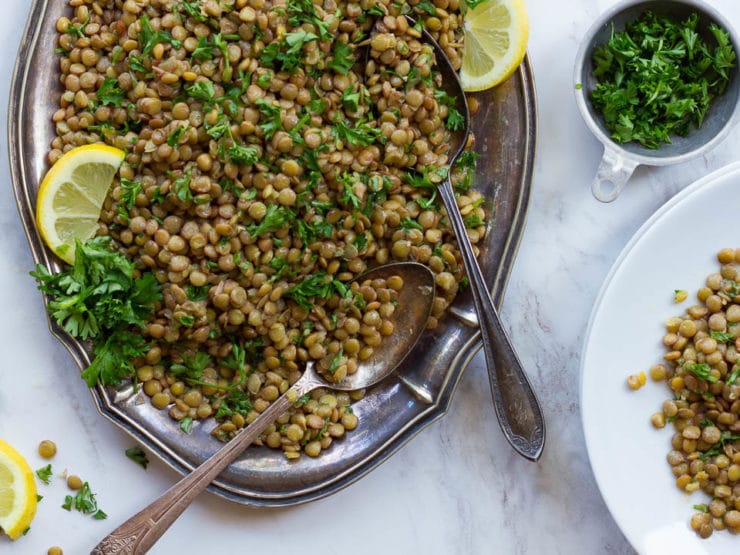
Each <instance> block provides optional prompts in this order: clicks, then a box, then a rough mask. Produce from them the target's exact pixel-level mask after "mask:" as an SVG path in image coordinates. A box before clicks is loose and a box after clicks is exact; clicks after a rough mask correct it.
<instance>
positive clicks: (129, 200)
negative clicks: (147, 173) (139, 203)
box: [118, 177, 143, 210]
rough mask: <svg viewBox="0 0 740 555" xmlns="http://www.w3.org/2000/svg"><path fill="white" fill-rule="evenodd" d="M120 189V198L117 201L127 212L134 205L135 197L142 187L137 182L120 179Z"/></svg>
mask: <svg viewBox="0 0 740 555" xmlns="http://www.w3.org/2000/svg"><path fill="white" fill-rule="evenodd" d="M120 187H121V196H120V197H119V199H118V200H119V202H120V203H121V204H123V206H125V207H126V209H127V210H131V209H132V208H133V207H134V205H135V204H136V197H137V195H139V193H141V192H142V191H143V188H142V185H141V183H140V182H139V181H131V180H130V179H126V178H125V177H122V178H121V185H120Z"/></svg>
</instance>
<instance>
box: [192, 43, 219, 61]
mask: <svg viewBox="0 0 740 555" xmlns="http://www.w3.org/2000/svg"><path fill="white" fill-rule="evenodd" d="M215 49H216V46H215V45H214V44H211V43H210V42H209V41H208V38H207V37H201V38H199V39H198V45H197V46H196V47H195V50H193V53H192V54H191V56H192V57H193V58H194V59H196V60H212V59H213V51H214V50H215Z"/></svg>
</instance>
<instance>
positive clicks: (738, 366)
mask: <svg viewBox="0 0 740 555" xmlns="http://www.w3.org/2000/svg"><path fill="white" fill-rule="evenodd" d="M717 260H718V262H719V263H720V271H719V272H716V273H712V274H710V275H709V276H707V279H706V284H705V286H704V287H702V288H701V289H699V291H698V292H697V300H698V301H699V302H698V304H695V305H692V306H690V307H688V308H687V309H686V311H685V313H684V314H683V315H681V316H677V317H673V318H669V319H668V320H667V321H666V334H665V335H664V336H663V345H665V347H666V349H667V352H666V353H665V355H664V356H663V358H664V362H662V363H659V364H655V365H654V366H652V367H651V368H650V371H649V373H650V376H651V378H652V379H653V380H655V381H660V382H663V381H664V382H665V383H666V384H667V385H668V387H669V388H670V390H671V392H672V397H671V398H670V399H667V400H666V401H664V402H663V406H662V410H661V411H659V412H656V413H655V414H653V416H652V418H651V421H652V424H653V426H655V427H656V428H664V427H665V426H666V425H667V424H672V427H673V430H674V434H673V437H672V439H671V446H672V450H671V451H670V452H669V453H668V455H667V461H668V464H670V466H671V470H672V472H673V474H674V476H675V477H676V487H678V488H679V489H680V490H682V491H685V492H688V493H691V492H695V491H699V490H701V491H703V492H704V493H705V494H706V495H707V496H708V497H709V502H708V503H699V504H696V505H694V509H695V510H696V511H697V512H696V513H695V514H694V515H693V516H692V518H691V521H690V524H691V527H692V528H693V529H694V530H696V532H697V533H698V534H699V535H700V536H701V537H703V538H707V537H709V536H710V535H711V534H712V533H713V531H714V530H729V531H731V532H734V533H738V532H740V275H738V265H739V264H740V249H730V248H726V249H722V250H721V251H719V253H718V254H717Z"/></svg>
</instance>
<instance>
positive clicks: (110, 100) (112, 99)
mask: <svg viewBox="0 0 740 555" xmlns="http://www.w3.org/2000/svg"><path fill="white" fill-rule="evenodd" d="M95 96H96V97H97V99H98V102H99V103H100V104H101V105H102V106H106V105H111V106H115V107H116V108H120V107H121V104H122V103H123V101H124V100H126V93H124V92H123V89H121V87H120V85H119V84H118V79H116V78H115V77H106V78H105V79H104V80H103V82H102V83H101V85H100V88H99V89H98V92H97V93H96V94H95Z"/></svg>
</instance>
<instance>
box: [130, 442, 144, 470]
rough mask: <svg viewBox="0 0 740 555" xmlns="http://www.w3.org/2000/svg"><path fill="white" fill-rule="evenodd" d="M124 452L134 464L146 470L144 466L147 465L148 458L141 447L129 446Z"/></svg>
mask: <svg viewBox="0 0 740 555" xmlns="http://www.w3.org/2000/svg"><path fill="white" fill-rule="evenodd" d="M125 453H126V456H127V457H128V458H129V459H131V460H132V461H134V462H135V463H136V464H138V465H139V466H141V467H142V468H144V470H146V467H147V466H148V465H149V459H148V458H147V456H146V453H145V452H144V450H143V449H142V448H141V447H139V446H136V447H129V448H128V449H126V451H125Z"/></svg>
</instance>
